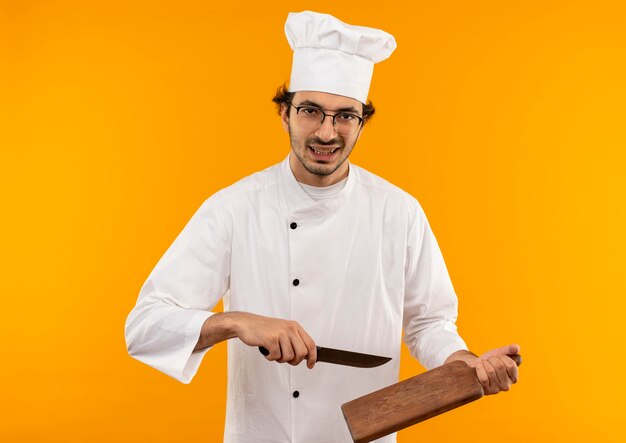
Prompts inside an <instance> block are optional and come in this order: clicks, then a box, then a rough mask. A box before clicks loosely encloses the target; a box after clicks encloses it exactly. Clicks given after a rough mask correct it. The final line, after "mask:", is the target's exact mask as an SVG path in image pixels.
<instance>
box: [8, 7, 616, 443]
mask: <svg viewBox="0 0 626 443" xmlns="http://www.w3.org/2000/svg"><path fill="white" fill-rule="evenodd" d="M623 5H624V3H623V2H621V1H613V2H610V1H593V2H591V1H588V2H574V1H551V2H545V1H524V2H504V1H437V2H435V1H432V2H431V1H416V2H405V3H397V4H392V3H390V2H372V1H362V0H359V1H353V2H336V1H333V2H321V1H317V2H303V1H275V2H271V3H268V4H266V3H264V2H250V3H249V4H242V3H241V2H209V1H170V2H166V1H155V0H152V1H134V2H127V1H113V0H108V1H88V2H85V1H52V0H50V1H26V0H20V1H1V2H0V148H1V157H0V158H1V162H0V168H1V173H0V184H1V186H0V192H1V195H0V196H1V205H2V218H1V221H0V223H2V230H1V232H2V237H3V238H2V247H1V249H0V260H1V263H0V265H1V268H2V283H3V284H2V291H1V293H2V308H1V310H0V334H1V343H2V348H3V349H2V364H1V365H0V380H1V382H0V383H1V391H0V440H2V441H7V442H39V441H41V442H44V441H45V442H87V441H88V442H98V441H101V442H111V441H116V442H123V441H124V442H125V441H129V442H131V441H133V442H139V441H141V442H143V441H146V442H179V441H221V438H222V431H223V423H224V409H225V391H226V379H225V375H226V353H225V346H224V344H221V345H219V346H217V347H216V349H214V350H213V351H212V352H210V353H209V354H207V356H206V357H205V359H204V362H203V365H202V367H201V368H200V371H199V372H198V374H197V376H196V378H195V379H194V381H193V382H192V383H191V384H190V385H183V384H180V383H178V382H176V381H174V380H172V379H170V378H168V377H167V376H165V375H163V374H160V373H158V372H157V371H155V370H154V369H151V368H149V367H147V366H144V365H142V364H140V363H139V362H137V361H135V360H133V359H131V358H130V357H129V356H128V354H127V353H126V349H125V343H124V331H123V329H124V321H125V318H126V315H127V314H128V312H129V311H130V309H131V308H132V307H133V305H134V303H135V300H136V297H137V294H138V292H139V288H140V286H141V284H142V283H143V281H144V280H145V278H146V277H147V276H148V274H149V272H150V271H151V269H152V268H153V266H154V265H155V264H156V262H157V261H158V259H159V258H160V257H161V255H162V254H163V253H164V251H165V250H166V248H167V247H168V246H169V244H170V243H171V242H172V241H173V239H174V238H175V236H176V235H177V234H178V233H179V232H180V230H181V229H182V227H183V226H184V225H185V223H186V222H187V221H188V219H189V218H190V217H191V215H192V214H193V213H194V212H195V210H196V209H197V208H198V207H199V206H200V204H201V203H202V202H203V201H204V200H205V199H206V198H207V197H208V196H210V195H211V194H212V193H214V192H216V191H217V190H219V189H220V188H222V187H224V186H227V185H229V184H231V183H233V182H234V181H236V180H238V179H239V178H241V177H243V176H245V175H248V174H250V173H252V172H254V171H257V170H259V169H262V168H265V167H266V166H269V165H271V164H274V163H277V162H279V161H281V160H282V159H283V158H284V157H285V156H286V155H287V153H288V149H289V145H288V139H287V136H286V134H285V133H284V132H283V131H282V129H281V127H280V122H279V119H278V117H277V116H276V114H275V111H274V109H273V105H272V103H271V102H270V99H271V97H272V95H273V92H274V90H275V88H276V87H277V86H279V85H280V84H281V83H283V82H285V81H287V80H288V79H289V73H290V66H291V51H290V49H289V46H288V44H287V42H286V39H285V37H284V34H283V24H284V21H285V18H286V16H287V13H288V12H289V11H300V10H304V9H313V10H318V11H323V12H328V13H331V14H334V15H336V16H338V17H339V18H341V19H342V20H344V21H346V22H348V23H354V24H359V25H364V26H374V27H379V28H381V29H384V30H386V31H388V32H390V33H392V34H393V35H395V37H396V39H397V42H398V49H397V51H396V52H395V53H394V54H393V55H392V57H391V58H390V59H389V60H387V61H385V62H383V63H381V64H380V65H378V66H377V67H376V70H375V71H376V72H375V74H374V79H373V85H372V88H371V91H370V98H371V99H372V100H373V102H374V104H375V105H376V107H377V111H378V112H377V115H376V116H375V118H374V119H373V121H372V122H371V124H370V125H368V127H366V130H365V132H364V135H363V137H362V138H361V140H360V142H359V143H358V145H357V148H356V149H355V152H354V154H353V156H352V161H353V162H354V163H355V164H359V165H360V166H363V167H365V168H367V169H369V170H371V171H372V172H374V173H376V174H378V175H381V176H383V177H385V178H387V179H388V180H390V181H391V182H393V183H395V184H397V185H399V186H400V187H402V188H404V189H405V190H407V191H409V192H410V193H412V194H413V195H415V196H416V197H417V198H418V199H419V200H420V202H421V203H422V205H423V207H424V209H425V210H426V213H427V214H428V216H429V219H430V222H431V224H432V226H433V229H434V231H435V234H436V236H437V238H438V240H439V243H440V246H441V248H442V250H443V253H444V256H445V257H446V262H447V264H448V267H449V271H450V273H451V276H452V279H453V282H454V284H455V288H456V290H457V293H458V295H459V299H460V319H459V322H458V325H459V329H460V332H461V333H462V335H463V336H464V337H465V339H466V340H467V342H468V344H469V345H470V347H471V348H472V349H473V350H474V351H476V352H483V351H485V350H487V349H489V348H492V347H495V346H500V345H503V344H506V343H509V342H515V341H516V342H519V343H520V344H521V346H522V351H523V355H524V358H525V362H524V364H523V366H522V368H521V380H520V383H518V384H517V385H516V386H514V389H513V390H512V391H510V392H508V393H504V394H501V395H497V396H492V397H488V398H484V399H482V400H480V401H479V402H476V403H473V404H471V405H468V406H466V407H463V408H460V409H458V410H456V411H453V412H451V413H449V414H446V415H444V416H440V417H438V418H435V419H433V420H430V421H428V422H425V423H422V424H419V425H417V426H415V427H413V428H411V429H408V430H405V431H403V432H401V433H400V434H399V441H401V442H410V441H455V440H457V439H462V441H465V442H485V441H491V440H498V441H507V442H509V443H511V442H527V441H551V442H552V441H609V442H610V441H624V439H625V438H626V433H625V431H624V428H623V427H622V426H620V425H618V418H621V419H623V399H624V396H625V394H626V390H625V388H624V382H623V378H624V377H623V375H622V373H623V371H624V363H625V359H624V352H623V349H622V343H623V341H624V332H623V329H622V321H623V318H622V317H623V313H624V296H625V294H626V291H625V289H626V288H625V284H624V279H623V274H624V271H623V263H624V260H623V255H624V252H623V251H624V249H625V247H626V241H625V240H626V236H625V234H624V226H625V225H626V220H625V219H626V216H625V212H626V210H625V209H626V198H625V192H624V191H625V189H626V178H625V175H626V174H625V172H626V171H625V169H626V168H625V164H626V162H625V154H624V151H625V147H626V129H625V128H626V124H625V121H626V119H625V118H626V86H625V79H626V31H624V23H625V22H626V10H625V7H624V6H623ZM422 370H423V369H422V368H421V367H420V366H419V365H418V364H417V363H416V362H415V361H412V360H411V359H410V357H409V356H408V353H405V354H404V355H403V361H402V373H401V378H402V379H404V378H407V377H409V376H411V375H414V374H416V373H418V372H420V371H422Z"/></svg>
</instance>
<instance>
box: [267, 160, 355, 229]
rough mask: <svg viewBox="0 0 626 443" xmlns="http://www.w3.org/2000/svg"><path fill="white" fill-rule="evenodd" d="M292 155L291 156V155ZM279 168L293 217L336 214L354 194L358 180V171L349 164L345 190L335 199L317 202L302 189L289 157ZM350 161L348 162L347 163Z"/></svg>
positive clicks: (282, 185)
mask: <svg viewBox="0 0 626 443" xmlns="http://www.w3.org/2000/svg"><path fill="white" fill-rule="evenodd" d="M290 155H291V154H290ZM290 155H288V156H287V158H286V159H285V160H283V161H282V163H281V164H280V166H279V169H278V174H279V182H280V185H281V189H282V193H283V197H284V199H285V203H286V205H287V208H288V212H289V213H290V214H291V215H292V216H297V215H303V216H304V215H306V216H313V217H315V216H320V217H323V216H326V215H328V214H329V213H331V212H334V211H335V210H337V208H339V206H340V205H341V204H342V203H343V202H344V201H345V200H346V198H347V197H348V196H349V195H350V194H351V193H352V189H353V188H354V182H355V180H356V177H355V175H356V169H355V168H353V167H352V165H351V164H350V163H348V180H347V181H346V185H345V186H344V188H343V189H342V190H341V191H340V192H339V193H338V194H337V195H336V196H335V197H333V198H331V199H328V200H323V201H320V202H316V201H315V200H313V199H312V198H311V197H309V195H308V194H307V193H306V192H305V191H304V189H302V187H301V186H300V184H299V183H298V181H297V180H296V177H295V176H294V175H293V171H292V170H291V166H290V165H289V156H290ZM347 161H348V160H346V162H347Z"/></svg>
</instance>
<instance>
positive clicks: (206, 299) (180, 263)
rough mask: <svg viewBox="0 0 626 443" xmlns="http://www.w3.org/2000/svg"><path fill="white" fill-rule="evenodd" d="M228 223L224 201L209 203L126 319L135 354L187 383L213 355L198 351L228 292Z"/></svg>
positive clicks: (157, 269)
mask: <svg viewBox="0 0 626 443" xmlns="http://www.w3.org/2000/svg"><path fill="white" fill-rule="evenodd" d="M224 220H225V214H224V209H223V207H222V206H221V205H220V204H219V200H218V199H217V198H215V196H214V197H212V198H210V199H208V200H207V201H206V202H205V203H204V204H203V205H202V206H201V207H200V209H199V210H198V211H197V212H196V213H195V214H194V216H193V217H192V218H191V220H190V221H189V223H188V224H187V225H186V226H185V228H184V229H183V231H182V232H181V233H180V234H179V235H178V237H177V238H176V240H175V241H174V243H173V244H172V245H171V246H170V248H169V249H168V250H167V252H166V253H165V255H164V256H163V257H162V258H161V260H160V261H159V262H158V264H157V265H156V267H155V268H154V270H153V271H152V273H151V274H150V276H149V277H148V279H147V280H146V282H145V283H144V285H143V286H142V288H141V291H140V293H139V297H138V299H137V304H136V305H135V307H134V308H133V309H132V311H131V312H130V314H129V315H128V318H127V319H126V328H125V332H126V344H127V347H128V352H129V353H130V355H131V356H132V357H134V358H136V359H138V360H139V361H141V362H143V363H145V364H147V365H149V366H152V367H153V368H155V369H158V370H159V371H162V372H164V373H165V374H167V375H169V376H171V377H173V378H175V379H177V380H179V381H181V382H183V383H189V382H190V381H191V379H192V378H193V376H194V375H195V374H196V372H197V370H198V367H199V366H200V363H201V361H202V358H203V356H204V354H205V353H206V352H207V351H208V349H204V350H201V351H198V352H193V349H194V347H195V345H196V344H197V342H198V338H199V336H200V331H201V328H202V325H203V323H204V321H205V320H206V319H207V318H209V317H210V316H211V315H213V313H212V312H211V309H213V308H214V307H215V305H216V304H217V303H218V301H219V300H220V299H221V298H222V296H223V295H224V294H225V293H226V291H227V290H228V286H229V278H230V245H231V242H230V237H231V236H230V232H229V230H228V228H227V226H228V225H227V224H226V223H225V222H224Z"/></svg>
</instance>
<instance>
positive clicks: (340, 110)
mask: <svg viewBox="0 0 626 443" xmlns="http://www.w3.org/2000/svg"><path fill="white" fill-rule="evenodd" d="M298 106H313V107H315V108H319V109H324V107H323V106H322V105H320V104H318V103H315V102H313V101H311V100H305V101H303V102H302V103H300V104H298ZM333 112H354V113H355V114H357V115H358V114H359V111H357V110H356V108H355V107H354V106H349V107H346V108H339V109H335V110H333Z"/></svg>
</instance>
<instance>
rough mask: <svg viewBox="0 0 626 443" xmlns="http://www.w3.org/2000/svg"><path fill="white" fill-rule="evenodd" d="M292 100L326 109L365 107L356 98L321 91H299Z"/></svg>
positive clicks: (360, 108)
mask: <svg viewBox="0 0 626 443" xmlns="http://www.w3.org/2000/svg"><path fill="white" fill-rule="evenodd" d="M292 102H293V103H294V104H299V103H303V102H308V103H309V104H316V105H318V106H320V107H322V108H324V109H349V108H354V109H355V110H356V111H361V110H362V109H363V104H362V103H361V102H360V101H358V100H356V99H354V98H351V97H345V96H343V95H337V94H331V93H328V92H319V91H297V92H295V93H294V96H293V97H292Z"/></svg>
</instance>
